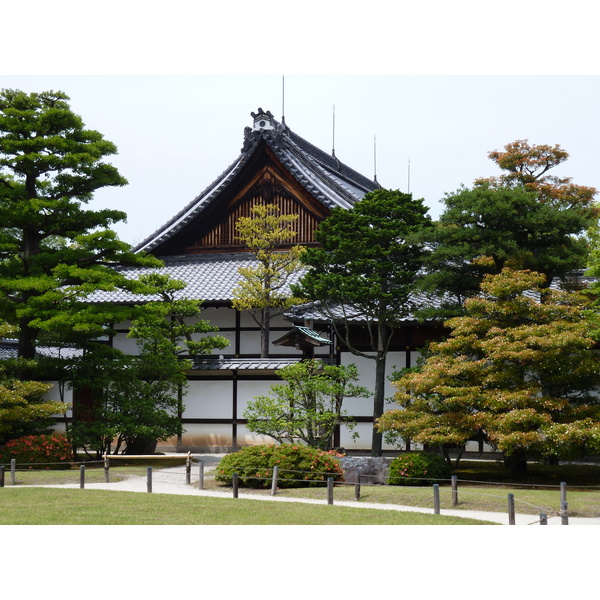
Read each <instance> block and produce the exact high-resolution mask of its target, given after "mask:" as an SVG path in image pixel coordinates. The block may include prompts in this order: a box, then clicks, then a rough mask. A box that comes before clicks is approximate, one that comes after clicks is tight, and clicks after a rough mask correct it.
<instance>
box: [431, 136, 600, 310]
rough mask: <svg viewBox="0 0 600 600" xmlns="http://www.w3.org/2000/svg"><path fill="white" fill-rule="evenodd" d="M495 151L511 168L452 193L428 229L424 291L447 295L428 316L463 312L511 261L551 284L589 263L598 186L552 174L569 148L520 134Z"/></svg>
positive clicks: (493, 155)
mask: <svg viewBox="0 0 600 600" xmlns="http://www.w3.org/2000/svg"><path fill="white" fill-rule="evenodd" d="M489 156H490V158H491V159H492V160H494V162H496V164H497V165H498V166H499V167H500V168H501V169H502V170H504V171H505V173H504V174H503V175H502V176H500V177H491V178H487V179H478V180H476V181H475V185H474V186H473V187H472V188H471V189H469V188H465V187H462V188H460V189H459V190H457V191H456V192H454V193H451V194H447V195H446V197H445V198H444V200H443V202H444V204H445V209H444V211H443V213H442V214H441V216H440V218H439V220H438V221H437V222H436V223H435V227H434V228H433V229H432V230H431V231H430V232H428V233H427V242H428V244H429V245H430V247H431V248H432V250H433V251H432V253H431V255H430V257H429V258H428V261H427V269H428V273H429V274H428V276H427V277H425V278H424V279H423V281H422V284H423V289H424V290H425V291H426V292H430V293H433V294H434V295H438V296H440V297H441V298H443V301H442V304H443V306H444V309H443V310H441V311H440V310H438V309H435V310H425V311H422V313H421V314H422V316H430V317H431V316H435V315H437V316H441V317H444V316H451V315H454V314H460V313H461V311H462V307H463V303H464V300H465V299H466V298H469V297H471V296H473V295H476V294H478V293H479V285H480V284H481V282H482V280H483V277H484V276H485V275H486V274H497V273H500V272H501V271H502V269H503V268H504V267H505V266H510V267H513V268H516V269H530V270H534V271H537V272H539V273H543V274H544V275H545V276H546V279H545V285H546V287H549V286H550V284H551V283H552V281H553V280H554V279H556V278H558V279H563V280H564V279H566V278H567V277H568V275H569V273H571V272H572V271H573V270H575V269H579V268H582V267H584V266H585V264H586V257H587V253H588V251H589V240H588V239H587V236H586V232H587V231H588V229H589V228H590V227H592V226H594V224H595V223H597V219H598V214H599V213H598V207H597V206H596V204H595V203H594V196H595V194H596V190H595V189H594V188H590V187H584V186H579V185H575V184H573V183H572V182H571V180H570V179H569V178H558V177H555V176H553V175H551V174H549V173H548V171H549V170H550V169H552V168H554V167H556V166H558V165H559V164H561V163H563V162H564V161H565V160H566V159H567V157H568V154H567V153H566V152H565V151H564V150H562V149H561V148H560V147H559V146H555V147H551V146H530V145H529V144H528V143H527V140H518V141H517V142H513V143H512V144H507V146H506V147H505V150H504V152H499V151H494V152H490V153H489Z"/></svg>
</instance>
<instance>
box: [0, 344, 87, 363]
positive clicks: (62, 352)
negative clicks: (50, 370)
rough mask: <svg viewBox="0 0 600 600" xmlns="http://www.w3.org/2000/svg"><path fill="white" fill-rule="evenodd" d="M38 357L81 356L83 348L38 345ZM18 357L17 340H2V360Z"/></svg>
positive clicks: (0, 355) (0, 347)
mask: <svg viewBox="0 0 600 600" xmlns="http://www.w3.org/2000/svg"><path fill="white" fill-rule="evenodd" d="M36 353H37V355H38V357H42V356H45V357H51V358H74V357H76V356H81V355H82V354H83V350H81V349H79V348H68V347H64V348H58V347H53V346H38V347H37V348H36ZM10 358H17V340H2V341H1V342H0V360H7V359H10Z"/></svg>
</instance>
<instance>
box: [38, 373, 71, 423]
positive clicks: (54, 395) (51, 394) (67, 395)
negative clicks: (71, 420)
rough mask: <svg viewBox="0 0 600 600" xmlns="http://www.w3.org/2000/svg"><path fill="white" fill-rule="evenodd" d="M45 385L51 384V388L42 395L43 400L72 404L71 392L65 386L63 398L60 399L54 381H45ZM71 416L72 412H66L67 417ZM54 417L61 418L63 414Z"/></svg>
mask: <svg viewBox="0 0 600 600" xmlns="http://www.w3.org/2000/svg"><path fill="white" fill-rule="evenodd" d="M45 383H51V384H52V387H51V388H50V389H49V390H48V391H47V392H46V393H45V394H44V398H45V399H46V400H50V401H51V402H61V401H63V402H65V404H70V405H72V404H73V391H72V390H70V389H69V388H67V387H66V386H65V388H64V394H63V398H61V397H60V388H59V385H58V383H57V382H56V381H47V382H45ZM72 414H73V412H72V410H71V409H69V410H68V411H67V412H66V416H67V417H71V416H72ZM55 416H58V417H62V416H64V414H63V413H60V414H57V415H55Z"/></svg>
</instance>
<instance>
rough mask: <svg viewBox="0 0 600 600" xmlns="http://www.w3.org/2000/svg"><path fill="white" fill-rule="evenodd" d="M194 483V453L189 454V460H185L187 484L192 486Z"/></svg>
mask: <svg viewBox="0 0 600 600" xmlns="http://www.w3.org/2000/svg"><path fill="white" fill-rule="evenodd" d="M191 482H192V453H191V452H188V455H187V458H186V459H185V483H186V485H190V483H191Z"/></svg>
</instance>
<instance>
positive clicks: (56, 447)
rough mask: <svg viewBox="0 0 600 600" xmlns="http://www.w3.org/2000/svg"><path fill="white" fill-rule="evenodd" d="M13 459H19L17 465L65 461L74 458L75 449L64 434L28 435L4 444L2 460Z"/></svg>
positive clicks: (5, 461) (0, 460)
mask: <svg viewBox="0 0 600 600" xmlns="http://www.w3.org/2000/svg"><path fill="white" fill-rule="evenodd" d="M12 459H15V460H16V461H17V465H23V464H27V463H30V464H31V465H32V466H34V465H43V464H47V463H61V462H63V463H64V462H70V461H71V460H73V450H72V447H71V443H70V442H69V440H68V439H67V438H66V437H65V436H64V435H59V434H56V433H55V434H51V435H28V436H25V437H21V438H18V439H14V440H11V441H10V442H7V444H6V445H5V446H4V450H3V452H2V455H1V457H0V462H3V463H8V462H10V461H11V460H12ZM46 468H49V467H46Z"/></svg>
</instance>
